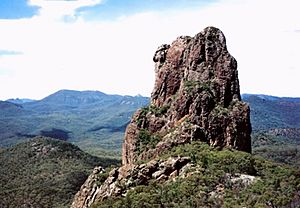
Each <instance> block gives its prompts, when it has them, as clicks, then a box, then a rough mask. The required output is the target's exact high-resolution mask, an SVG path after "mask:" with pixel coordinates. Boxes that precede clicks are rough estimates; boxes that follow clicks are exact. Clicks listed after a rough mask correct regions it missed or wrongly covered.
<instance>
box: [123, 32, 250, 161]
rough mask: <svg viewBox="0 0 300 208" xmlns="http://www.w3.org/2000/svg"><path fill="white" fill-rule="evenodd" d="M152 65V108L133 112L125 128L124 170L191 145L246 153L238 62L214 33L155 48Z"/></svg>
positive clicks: (247, 136) (246, 126)
mask: <svg viewBox="0 0 300 208" xmlns="http://www.w3.org/2000/svg"><path fill="white" fill-rule="evenodd" d="M153 60H154V62H155V74H156V79H155V86H154V90H153V92H152V95H151V105H150V106H149V107H147V108H144V109H142V110H139V111H138V112H136V114H135V115H134V116H133V118H132V121H131V123H130V124H129V125H128V127H127V130H126V135H125V140H124V144H123V153H122V162H123V165H131V164H134V163H135V162H136V161H138V160H140V159H142V160H143V159H149V158H153V157H155V156H156V155H158V154H160V153H161V152H162V151H165V150H166V149H169V148H171V147H173V146H175V145H178V144H182V143H187V142H190V141H192V140H200V141H204V142H207V143H209V144H210V145H212V146H216V147H220V148H223V147H230V148H234V149H237V150H242V151H246V152H251V138H250V134H251V125H250V116H249V114H250V110H249V107H248V105H247V104H246V103H243V102H242V101H241V96H240V89H239V80H238V71H237V62H236V60H235V59H234V58H233V57H232V56H231V55H230V54H229V52H228V51H227V47H226V40H225V36H224V35H223V33H222V32H221V31H220V30H219V29H217V28H214V27H208V28H206V29H204V31H203V32H201V33H199V34H197V35H196V36H195V37H194V38H191V37H186V36H181V37H179V38H177V39H176V40H175V41H174V42H173V43H172V44H171V45H166V44H164V45H162V46H160V47H159V48H158V49H157V51H156V52H155V54H154V57H153ZM145 130H146V131H147V133H148V134H149V135H151V136H148V137H149V138H147V139H149V140H150V142H148V143H147V142H146V141H144V139H145V138H142V137H143V136H145V135H144V133H145ZM141 132H142V133H141ZM149 143H150V144H149Z"/></svg>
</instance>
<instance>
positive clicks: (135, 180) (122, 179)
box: [71, 157, 192, 208]
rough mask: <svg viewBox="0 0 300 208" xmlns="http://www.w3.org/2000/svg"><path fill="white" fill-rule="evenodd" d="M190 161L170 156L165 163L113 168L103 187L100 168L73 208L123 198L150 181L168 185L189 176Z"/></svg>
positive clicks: (82, 188)
mask: <svg viewBox="0 0 300 208" xmlns="http://www.w3.org/2000/svg"><path fill="white" fill-rule="evenodd" d="M190 162H191V160H190V158H188V157H169V158H168V159H166V160H151V161H149V162H147V163H145V164H141V165H134V166H132V167H131V168H128V166H123V167H121V168H114V169H113V170H111V171H110V172H109V173H108V176H107V179H106V180H105V181H104V182H103V183H102V184H101V185H99V182H100V181H101V179H100V178H101V174H103V169H102V168H100V167H97V168H95V170H94V172H93V173H92V174H91V175H90V176H89V178H88V179H87V181H86V182H85V183H84V184H83V185H82V187H81V189H80V191H79V192H78V193H77V194H76V196H75V199H74V201H73V203H72V206H71V207H72V208H88V207H89V206H91V205H92V203H94V202H95V201H101V200H103V199H106V198H107V197H111V196H120V195H122V196H124V195H126V194H127V192H128V190H130V188H132V187H135V186H137V185H147V184H148V183H149V181H150V180H155V181H157V182H165V181H168V180H172V179H175V178H176V177H186V175H187V174H188V172H187V170H188V168H190V167H191V166H192V165H191V163H190ZM96 182H98V184H97V183H96Z"/></svg>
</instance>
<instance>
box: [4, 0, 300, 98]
mask: <svg viewBox="0 0 300 208" xmlns="http://www.w3.org/2000/svg"><path fill="white" fill-rule="evenodd" d="M299 6H300V2H298V1H297V0H287V1H283V0H278V1H271V0H265V1H259V0H199V1H194V0H161V1H156V0H148V1H138V0H131V1H125V0H123V1H122V0H72V1H68V0H51V1H50V0H1V2H0V30H1V39H0V88H1V89H2V91H1V93H0V100H7V99H10V98H29V99H36V100H39V99H42V98H44V97H46V96H48V95H50V94H52V93H54V92H56V91H58V90H61V89H70V90H79V91H83V90H97V91H101V92H105V93H107V94H120V95H132V96H135V95H138V94H141V95H143V96H147V97H149V96H150V93H151V91H152V89H153V85H154V63H153V61H152V57H153V55H154V52H155V50H156V49H157V48H158V47H159V46H160V45H161V44H164V43H167V44H171V43H172V41H174V40H175V39H176V38H177V37H178V36H181V35H189V36H194V35H195V34H197V33H198V32H200V31H202V30H203V29H204V28H205V27H207V26H215V27H218V28H220V29H221V30H222V31H223V33H224V34H225V36H226V39H227V47H228V51H229V52H230V53H231V54H232V55H233V56H234V57H235V58H236V60H237V62H238V71H239V79H240V88H241V93H250V94H265V95H272V96H278V97H300V94H299V89H300V83H299V81H298V79H299V77H300V72H299V71H300V62H299V61H298V58H299V51H298V50H299V48H300V22H299V19H300V13H299V12H298V8H299Z"/></svg>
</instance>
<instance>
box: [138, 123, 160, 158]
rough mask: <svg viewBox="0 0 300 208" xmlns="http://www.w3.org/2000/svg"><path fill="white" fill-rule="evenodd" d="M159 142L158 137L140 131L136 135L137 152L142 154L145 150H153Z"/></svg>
mask: <svg viewBox="0 0 300 208" xmlns="http://www.w3.org/2000/svg"><path fill="white" fill-rule="evenodd" d="M159 141H160V137H159V136H157V135H153V134H151V133H150V132H149V131H148V130H147V129H140V131H139V135H138V144H137V152H138V153H142V152H143V151H145V150H148V149H151V148H154V147H155V146H156V145H157V143H158V142H159Z"/></svg>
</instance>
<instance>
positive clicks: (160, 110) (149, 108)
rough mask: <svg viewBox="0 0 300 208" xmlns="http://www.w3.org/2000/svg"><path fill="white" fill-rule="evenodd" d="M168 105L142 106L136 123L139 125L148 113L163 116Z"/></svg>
mask: <svg viewBox="0 0 300 208" xmlns="http://www.w3.org/2000/svg"><path fill="white" fill-rule="evenodd" d="M169 108H170V106H168V105H166V106H162V107H157V106H154V105H149V106H147V107H143V108H141V110H140V115H139V117H138V119H137V125H138V126H141V125H142V123H143V121H144V120H145V119H146V116H147V114H148V113H151V114H154V115H155V116H157V117H160V116H163V115H165V114H166V113H167V111H168V110H169Z"/></svg>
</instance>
